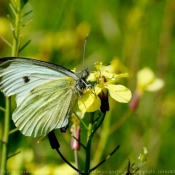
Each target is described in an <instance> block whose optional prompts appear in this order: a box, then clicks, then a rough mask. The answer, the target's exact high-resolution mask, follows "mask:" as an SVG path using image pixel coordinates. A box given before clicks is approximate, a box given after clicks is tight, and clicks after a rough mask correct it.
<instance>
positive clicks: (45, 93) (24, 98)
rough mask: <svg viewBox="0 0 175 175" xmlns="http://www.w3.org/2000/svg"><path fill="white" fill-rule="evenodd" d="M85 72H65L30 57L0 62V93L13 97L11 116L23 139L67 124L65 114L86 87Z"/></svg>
mask: <svg viewBox="0 0 175 175" xmlns="http://www.w3.org/2000/svg"><path fill="white" fill-rule="evenodd" d="M88 75H89V72H88V70H87V69H86V70H83V71H81V72H77V73H74V72H72V71H70V70H69V69H66V68H64V67H61V66H59V65H55V64H53V63H48V62H44V61H39V60H34V59H30V58H19V57H7V58H1V59H0V90H1V91H2V92H4V94H5V95H6V96H11V95H14V94H16V95H17V96H16V103H17V108H16V110H15V111H14V112H13V114H12V120H13V121H14V123H15V125H16V127H17V128H18V129H19V130H20V131H21V132H22V133H23V134H24V135H26V136H33V137H40V136H45V135H47V134H48V133H49V132H50V131H52V130H53V129H56V128H63V127H65V126H66V125H67V124H68V118H69V115H70V114H71V113H72V112H73V108H74V106H75V103H76V101H77V99H78V96H79V95H81V94H82V92H83V89H84V88H85V87H86V86H87V85H88V83H87V82H86V78H87V76H88Z"/></svg>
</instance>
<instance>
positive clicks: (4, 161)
mask: <svg viewBox="0 0 175 175" xmlns="http://www.w3.org/2000/svg"><path fill="white" fill-rule="evenodd" d="M15 2H16V4H15V5H16V9H15V10H14V15H15V17H14V28H13V29H12V30H13V31H12V32H13V34H14V36H13V45H12V56H17V55H18V51H19V37H20V35H19V34H20V31H19V28H20V19H21V0H16V1H15ZM12 3H13V2H12ZM12 8H13V7H12ZM10 101H11V98H10V97H6V109H5V111H6V112H5V121H4V122H5V123H4V135H3V142H4V144H3V148H2V162H1V170H2V172H1V173H2V175H4V174H5V173H6V166H7V154H8V142H9V130H10V117H11V104H10Z"/></svg>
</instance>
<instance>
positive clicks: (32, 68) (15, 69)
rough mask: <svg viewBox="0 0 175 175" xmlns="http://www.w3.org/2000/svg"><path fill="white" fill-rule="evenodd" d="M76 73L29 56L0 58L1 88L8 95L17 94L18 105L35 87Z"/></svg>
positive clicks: (74, 76)
mask: <svg viewBox="0 0 175 175" xmlns="http://www.w3.org/2000/svg"><path fill="white" fill-rule="evenodd" d="M66 76H70V77H73V78H74V79H75V80H76V78H77V77H76V75H75V74H74V73H73V72H72V71H70V70H68V69H66V68H63V67H61V66H58V65H55V64H52V63H47V62H43V61H39V60H33V59H29V58H28V59H27V58H13V57H12V58H2V59H0V89H1V91H3V92H4V93H5V94H6V95H7V96H11V95H14V94H16V95H17V97H16V102H17V106H19V105H20V104H21V102H22V101H23V100H24V99H25V97H26V96H27V94H29V92H30V91H31V90H32V89H34V88H35V87H37V86H39V85H41V84H44V83H46V82H48V81H50V80H54V79H57V78H61V77H66Z"/></svg>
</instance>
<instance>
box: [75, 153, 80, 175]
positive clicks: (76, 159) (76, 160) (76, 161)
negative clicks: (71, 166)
mask: <svg viewBox="0 0 175 175" xmlns="http://www.w3.org/2000/svg"><path fill="white" fill-rule="evenodd" d="M74 159H75V165H76V168H77V169H79V165H78V155H77V150H74ZM77 175H79V172H77Z"/></svg>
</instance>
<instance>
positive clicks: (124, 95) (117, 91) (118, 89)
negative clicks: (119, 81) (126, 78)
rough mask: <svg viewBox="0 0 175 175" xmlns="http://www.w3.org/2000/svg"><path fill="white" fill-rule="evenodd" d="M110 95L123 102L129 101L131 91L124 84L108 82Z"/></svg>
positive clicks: (107, 86)
mask: <svg viewBox="0 0 175 175" xmlns="http://www.w3.org/2000/svg"><path fill="white" fill-rule="evenodd" d="M106 88H107V89H108V90H109V94H110V96H111V97H112V98H113V99H114V100H116V101H118V102H121V103H128V102H129V101H130V99H131V96H132V95H131V91H130V90H129V89H128V88H126V87H125V86H122V85H113V84H107V85H106Z"/></svg>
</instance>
